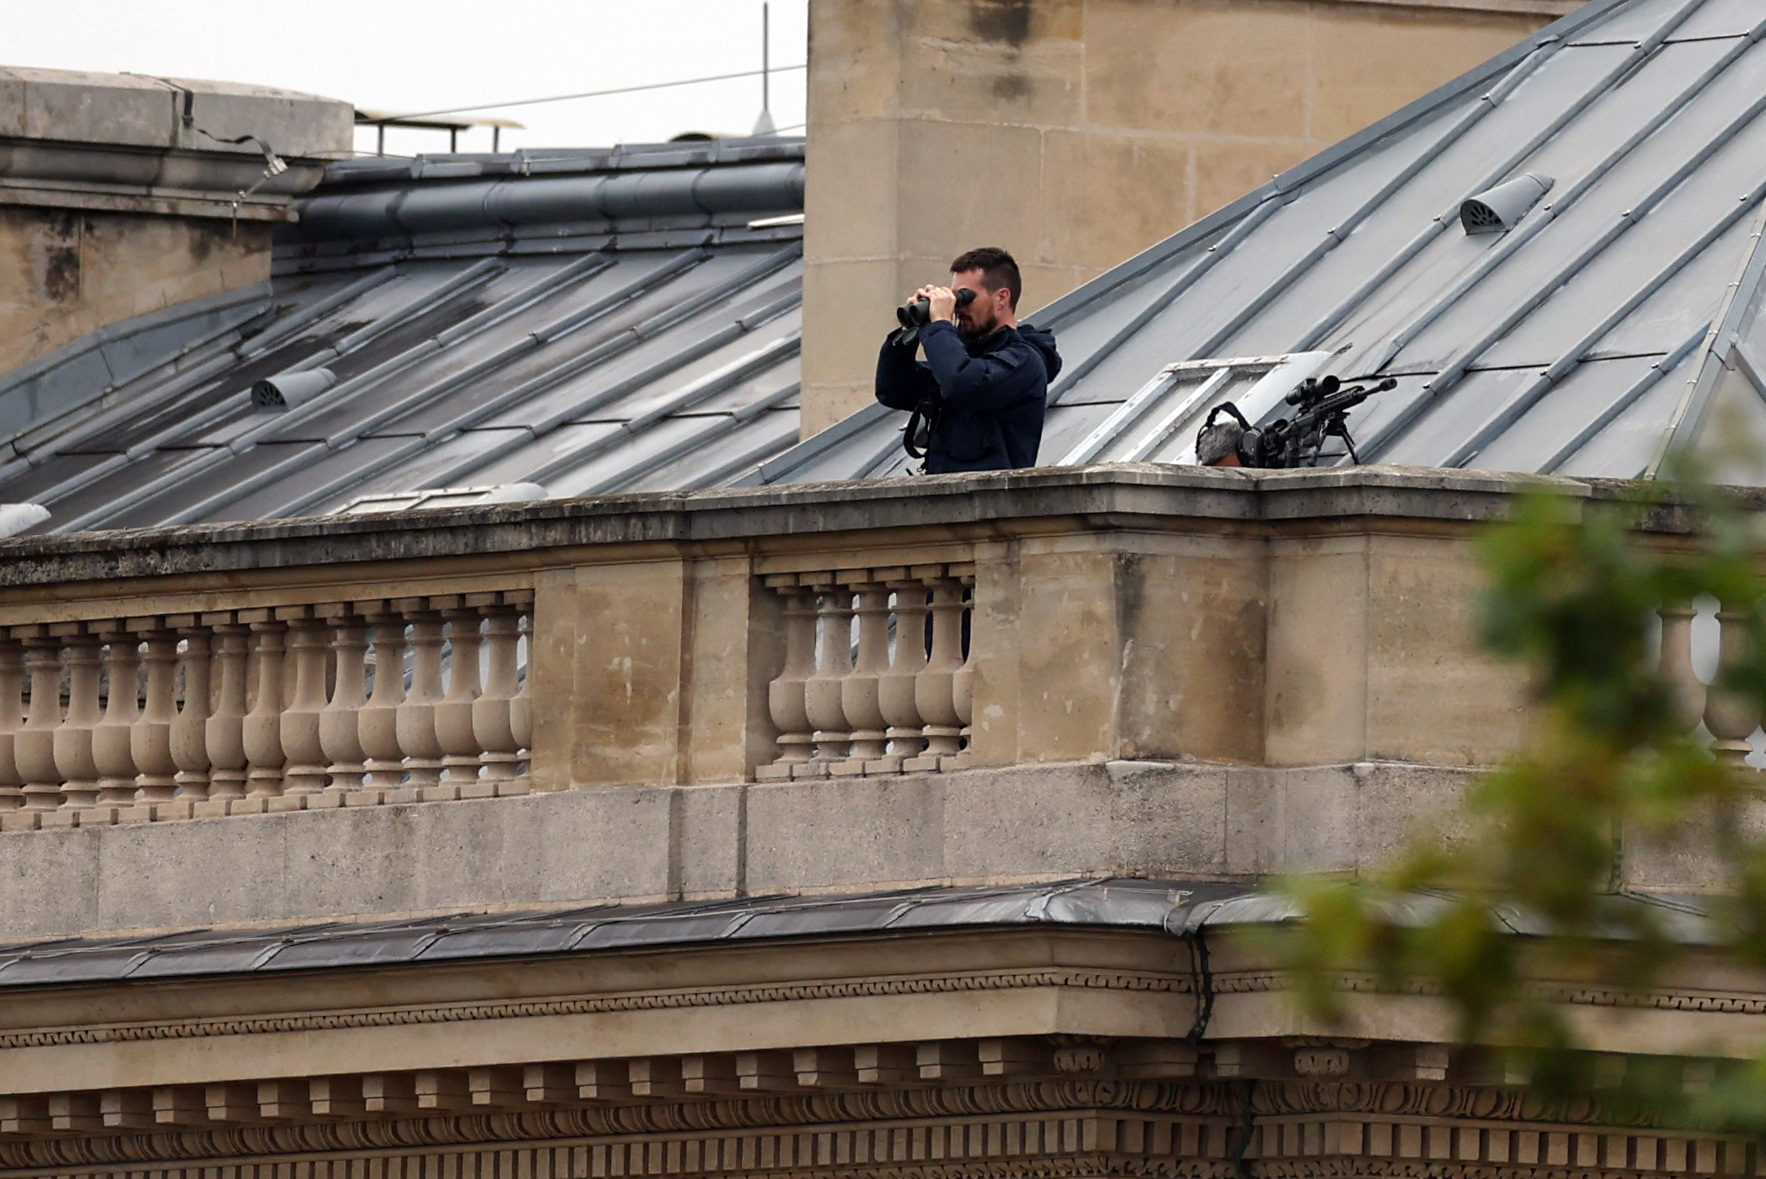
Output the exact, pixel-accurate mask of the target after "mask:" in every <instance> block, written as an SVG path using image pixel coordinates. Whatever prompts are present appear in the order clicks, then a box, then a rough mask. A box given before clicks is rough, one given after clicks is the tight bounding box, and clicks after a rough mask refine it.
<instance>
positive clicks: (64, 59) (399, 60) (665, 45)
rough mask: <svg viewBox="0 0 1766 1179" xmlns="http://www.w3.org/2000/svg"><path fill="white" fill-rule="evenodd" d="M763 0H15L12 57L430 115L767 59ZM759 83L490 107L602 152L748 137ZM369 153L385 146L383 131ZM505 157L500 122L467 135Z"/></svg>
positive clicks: (796, 74)
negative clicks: (700, 138) (495, 143)
mask: <svg viewBox="0 0 1766 1179" xmlns="http://www.w3.org/2000/svg"><path fill="white" fill-rule="evenodd" d="M761 2H762V0H490V2H489V3H468V2H465V0H404V2H399V0H300V2H298V3H292V4H290V3H253V2H251V0H0V64H3V65H17V66H36V67H42V68H50V69H76V70H102V71H106V72H112V73H121V72H133V73H139V74H159V75H162V76H174V77H183V78H210V79H217V80H223V81H230V82H252V83H257V84H259V85H266V86H280V87H283V88H286V89H290V90H302V91H306V92H308V93H312V94H322V95H325V96H327V97H331V98H340V99H344V100H346V101H349V102H353V103H355V104H356V105H357V106H360V107H365V108H368V109H372V110H387V111H419V110H435V109H438V108H442V107H457V106H465V105H467V104H469V103H481V102H506V101H509V100H512V99H520V98H540V97H545V96H549V95H554V94H573V93H579V92H581V91H585V90H607V89H613V88H615V87H620V86H636V85H643V84H646V83H650V82H667V81H674V80H676V79H681V78H696V77H702V76H705V75H708V74H727V73H734V72H736V71H739V70H757V69H759V68H760V62H761V56H760V46H761V35H760V28H761ZM808 2H809V0H771V11H772V64H773V66H774V67H775V68H777V67H779V66H792V65H801V64H802V63H803V61H804V58H805V53H806V50H807V47H808V32H807V9H808ZM760 94H761V87H760V79H759V78H758V77H755V78H744V79H740V80H736V81H729V82H715V83H709V84H705V85H699V86H683V87H680V88H677V89H672V90H661V91H653V92H650V93H646V94H634V95H621V96H617V97H609V98H586V99H580V100H576V101H571V102H557V103H546V104H543V105H539V106H527V107H516V108H513V109H509V110H485V111H483V112H480V113H482V114H485V115H491V116H496V117H500V118H511V119H515V120H517V121H519V122H521V123H525V124H526V125H527V129H526V130H521V131H509V130H506V131H504V132H503V138H502V148H503V150H505V151H508V150H510V149H512V148H517V147H604V146H607V145H610V144H614V143H645V142H657V141H660V140H666V139H669V138H671V137H673V136H674V135H676V134H678V133H679V132H682V131H717V132H730V133H740V134H746V133H747V132H749V131H750V130H752V129H753V126H754V120H755V118H756V116H757V115H758V114H759V113H760ZM772 111H773V122H774V123H775V124H776V125H777V126H779V127H781V128H784V127H788V126H790V125H791V124H796V123H802V122H803V120H804V74H803V71H802V70H796V71H793V72H790V73H784V74H776V75H774V77H773V79H772ZM356 146H357V148H358V150H364V151H372V150H373V146H374V140H373V133H372V132H371V131H358V132H357V143H356ZM447 146H448V145H447V134H446V133H445V132H437V131H431V132H411V131H396V130H394V131H388V132H387V141H386V147H387V151H388V153H406V154H410V153H415V152H422V151H430V152H436V151H446V150H447ZM460 150H461V151H489V150H490V132H489V131H487V130H473V131H469V132H463V133H462V134H461V136H460Z"/></svg>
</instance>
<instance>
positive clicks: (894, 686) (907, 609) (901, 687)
mask: <svg viewBox="0 0 1766 1179" xmlns="http://www.w3.org/2000/svg"><path fill="white" fill-rule="evenodd" d="M889 572H890V573H891V574H894V575H895V576H893V577H891V579H890V581H889V583H888V585H889V589H890V590H891V591H892V592H893V593H894V595H895V655H894V657H893V658H892V659H891V660H890V661H889V669H888V670H887V671H885V672H883V673H881V674H880V675H879V676H878V682H877V700H878V703H879V705H880V706H881V707H882V711H883V719H884V720H885V721H886V722H887V724H888V726H889V727H888V728H887V729H886V730H885V733H886V734H887V736H888V738H889V753H888V754H887V755H886V757H885V758H883V759H882V762H883V764H879V766H878V767H877V768H878V769H879V770H883V769H890V770H899V769H901V767H902V765H903V763H905V762H906V761H907V759H908V758H910V757H917V756H919V754H920V753H921V752H923V751H924V750H925V748H926V736H925V729H926V721H925V718H924V717H922V716H921V715H920V706H919V704H918V703H916V702H915V700H914V687H915V685H916V684H918V683H919V680H920V673H921V672H923V671H925V670H926V632H927V629H928V627H927V622H926V619H927V604H926V600H927V594H926V585H925V583H924V582H921V581H918V580H915V579H911V578H909V577H908V571H907V570H906V569H901V570H890V571H889Z"/></svg>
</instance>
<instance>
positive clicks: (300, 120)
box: [0, 67, 353, 373]
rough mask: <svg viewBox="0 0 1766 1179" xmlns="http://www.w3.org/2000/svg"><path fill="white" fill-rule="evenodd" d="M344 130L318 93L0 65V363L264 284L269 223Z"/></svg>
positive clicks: (338, 114) (338, 152)
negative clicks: (108, 327)
mask: <svg viewBox="0 0 1766 1179" xmlns="http://www.w3.org/2000/svg"><path fill="white" fill-rule="evenodd" d="M352 135H353V122H352V115H351V108H350V106H349V104H348V103H343V102H337V101H335V100H332V99H325V98H315V97H313V96H310V95H304V94H296V93H293V92H290V91H284V90H272V89H268V88H264V87H255V86H245V85H237V84H233V83H226V82H204V81H194V80H189V79H176V78H154V77H147V76H145V75H136V74H91V73H81V72H74V71H64V70H34V69H21V68H15V67H0V373H6V372H9V371H11V370H13V369H16V368H19V367H21V366H23V365H25V364H28V363H29V362H31V361H33V360H36V359H38V358H40V357H42V356H44V355H45V354H47V353H49V352H52V351H53V350H55V349H56V348H58V347H60V346H62V345H64V344H67V343H69V342H71V341H73V340H76V339H78V338H80V337H81V336H84V335H86V334H87V333H89V332H92V331H95V330H97V329H98V328H101V327H104V326H106V325H107V324H112V323H117V322H120V321H122V320H125V319H130V318H133V317H135V316H137V315H144V314H146V313H148V312H150V311H155V310H158V309H159V308H161V307H166V306H169V305H172V304H175V303H181V302H185V301H186V300H190V299H196V298H200V297H202V296H204V295H213V294H217V293H220V292H223V291H229V290H235V289H238V288H240V287H245V286H250V285H251V284H253V283H258V282H263V281H264V280H266V279H268V278H269V276H270V226H271V225H272V224H273V223H275V222H278V221H284V220H287V219H288V218H289V217H290V216H291V215H292V214H291V212H290V205H291V202H292V200H293V197H294V196H295V195H296V194H298V193H301V192H304V191H306V190H307V189H309V188H311V187H312V186H313V185H315V184H317V183H318V181H319V178H320V176H321V175H322V173H323V169H324V163H325V161H326V160H327V159H335V158H339V157H341V156H344V155H347V154H348V153H349V151H350V149H351V146H352ZM235 140H237V141H238V142H233V141H235ZM267 153H273V154H274V155H275V157H276V160H277V162H278V165H279V166H280V168H279V170H278V169H276V168H272V167H271V165H270V161H269V155H268V154H267Z"/></svg>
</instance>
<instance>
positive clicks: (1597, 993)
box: [1211, 970, 1766, 1015]
mask: <svg viewBox="0 0 1766 1179" xmlns="http://www.w3.org/2000/svg"><path fill="white" fill-rule="evenodd" d="M1329 985H1330V987H1331V988H1332V989H1333V990H1336V991H1340V992H1344V993H1347V994H1369V995H1373V994H1387V995H1420V996H1435V995H1439V994H1440V993H1441V988H1440V986H1438V985H1437V984H1435V983H1433V982H1430V981H1428V980H1426V979H1403V980H1401V981H1400V982H1398V983H1397V984H1393V983H1392V982H1391V981H1390V980H1388V979H1381V978H1379V977H1378V976H1376V975H1374V974H1372V973H1365V972H1360V971H1343V972H1341V973H1338V974H1334V975H1332V976H1330V979H1329ZM1292 989H1293V981H1292V978H1291V976H1290V975H1289V974H1288V973H1287V972H1285V971H1278V970H1247V971H1237V972H1233V973H1217V974H1215V975H1214V976H1213V978H1212V979H1211V990H1212V991H1213V993H1214V994H1216V995H1256V994H1267V993H1272V992H1281V991H1288V990H1292ZM1523 989H1524V991H1525V993H1526V994H1527V995H1528V996H1529V997H1531V998H1535V999H1541V1000H1544V1001H1546V1002H1552V1003H1564V1004H1568V1005H1570V1006H1576V1007H1620V1008H1639V1009H1647V1010H1655V1011H1708V1012H1715V1013H1721V1014H1734V1015H1761V1014H1766V994H1755V993H1748V992H1741V991H1701V990H1694V989H1691V988H1669V987H1656V988H1650V989H1630V988H1624V987H1591V986H1586V985H1583V984H1581V983H1574V984H1571V983H1554V982H1549V981H1537V980H1535V981H1532V982H1529V983H1526V984H1524V987H1523Z"/></svg>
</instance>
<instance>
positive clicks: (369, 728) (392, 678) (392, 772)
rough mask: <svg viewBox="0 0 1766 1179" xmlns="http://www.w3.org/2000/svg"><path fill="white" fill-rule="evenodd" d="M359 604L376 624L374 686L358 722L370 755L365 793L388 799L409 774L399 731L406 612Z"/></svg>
mask: <svg viewBox="0 0 1766 1179" xmlns="http://www.w3.org/2000/svg"><path fill="white" fill-rule="evenodd" d="M356 607H357V609H359V610H360V611H361V612H362V616H363V617H364V618H366V619H367V620H368V623H369V625H370V626H372V627H373V628H374V688H373V690H372V691H371V692H369V694H368V703H367V705H366V706H364V707H363V709H362V712H361V718H360V723H359V724H358V725H357V731H358V732H359V733H360V735H361V740H362V751H363V753H364V754H365V755H366V757H367V760H366V762H365V764H364V768H365V769H366V770H367V771H368V785H367V787H366V788H365V789H366V794H365V795H363V796H362V801H364V802H367V801H370V800H385V799H386V798H387V794H388V791H392V790H399V789H401V787H400V786H399V780H400V779H401V778H403V777H404V775H405V751H404V747H403V746H401V745H400V744H399V731H398V717H399V710H400V709H401V708H402V707H403V706H404V703H405V616H404V615H403V614H401V613H399V612H398V611H397V610H395V609H392V608H391V606H390V604H389V603H387V602H358V603H356ZM412 797H413V798H414V797H416V796H415V794H413V795H412Z"/></svg>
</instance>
